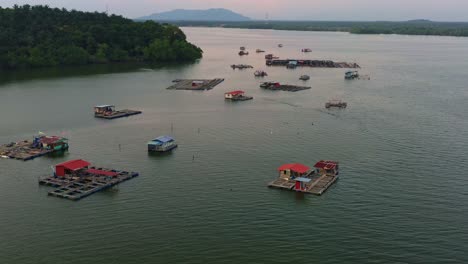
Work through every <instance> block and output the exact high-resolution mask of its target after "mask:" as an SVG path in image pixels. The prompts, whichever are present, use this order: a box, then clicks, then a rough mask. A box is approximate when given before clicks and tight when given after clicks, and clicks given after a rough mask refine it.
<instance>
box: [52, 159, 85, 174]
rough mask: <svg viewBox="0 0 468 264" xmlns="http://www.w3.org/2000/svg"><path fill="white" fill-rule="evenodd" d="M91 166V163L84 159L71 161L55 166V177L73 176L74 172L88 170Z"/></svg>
mask: <svg viewBox="0 0 468 264" xmlns="http://www.w3.org/2000/svg"><path fill="white" fill-rule="evenodd" d="M90 164H91V163H89V162H87V161H85V160H82V159H77V160H69V161H67V162H63V163H60V164H57V165H55V175H56V176H61V177H63V176H65V175H66V174H72V173H73V172H76V171H79V170H82V169H86V168H88V166H89V165H90Z"/></svg>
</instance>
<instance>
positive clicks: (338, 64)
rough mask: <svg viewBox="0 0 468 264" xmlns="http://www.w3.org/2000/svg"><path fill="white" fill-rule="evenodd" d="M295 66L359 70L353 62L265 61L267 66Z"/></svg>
mask: <svg viewBox="0 0 468 264" xmlns="http://www.w3.org/2000/svg"><path fill="white" fill-rule="evenodd" d="M292 64H294V65H296V66H302V67H313V68H350V69H357V68H361V67H360V66H359V65H358V64H357V63H354V62H334V61H331V60H293V59H286V60H267V61H266V65H267V66H288V65H292Z"/></svg>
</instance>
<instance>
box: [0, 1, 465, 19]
mask: <svg viewBox="0 0 468 264" xmlns="http://www.w3.org/2000/svg"><path fill="white" fill-rule="evenodd" d="M14 4H19V5H22V4H30V5H34V4H47V5H49V6H53V7H65V8H67V9H77V10H83V11H105V10H106V5H108V6H109V11H110V12H111V13H115V14H119V15H123V16H125V17H129V18H135V17H139V16H144V15H149V14H151V13H158V12H162V11H168V10H171V9H177V8H185V9H206V8H218V7H223V8H228V9H231V10H233V11H235V12H239V13H241V14H243V15H246V16H249V17H251V18H254V19H264V18H265V15H266V14H267V13H268V14H269V17H270V19H278V20H279V19H287V20H409V19H422V18H424V19H431V20H437V21H468V0H30V1H22V0H0V6H2V7H8V6H12V5H14Z"/></svg>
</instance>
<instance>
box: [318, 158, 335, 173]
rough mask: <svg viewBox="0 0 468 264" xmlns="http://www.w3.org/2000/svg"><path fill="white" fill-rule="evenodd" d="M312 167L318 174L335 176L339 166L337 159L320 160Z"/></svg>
mask: <svg viewBox="0 0 468 264" xmlns="http://www.w3.org/2000/svg"><path fill="white" fill-rule="evenodd" d="M314 168H315V169H316V170H317V172H318V173H319V174H326V175H329V176H336V175H338V173H339V166H338V162H337V161H331V160H321V161H319V162H317V163H315V165H314Z"/></svg>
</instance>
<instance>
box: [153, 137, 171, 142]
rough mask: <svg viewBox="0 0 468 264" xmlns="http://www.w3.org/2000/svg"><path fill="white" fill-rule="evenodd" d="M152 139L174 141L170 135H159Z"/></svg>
mask: <svg viewBox="0 0 468 264" xmlns="http://www.w3.org/2000/svg"><path fill="white" fill-rule="evenodd" d="M153 141H159V142H161V143H167V142H171V141H174V139H173V138H172V137H170V136H160V137H157V138H155V139H153Z"/></svg>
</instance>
